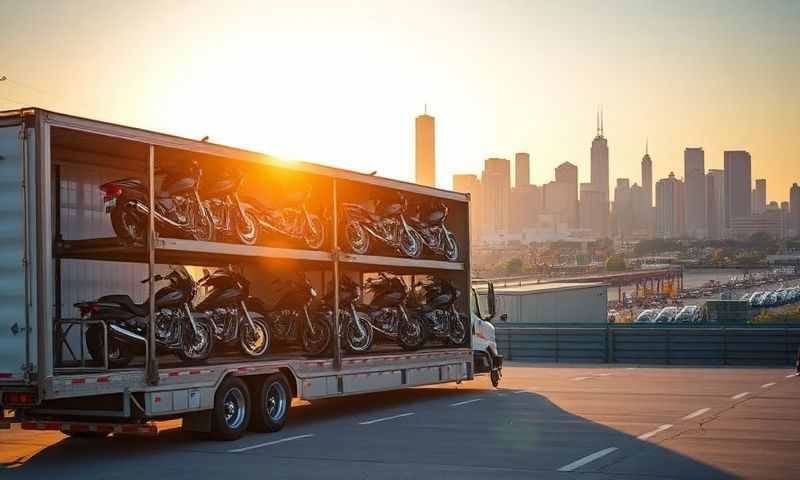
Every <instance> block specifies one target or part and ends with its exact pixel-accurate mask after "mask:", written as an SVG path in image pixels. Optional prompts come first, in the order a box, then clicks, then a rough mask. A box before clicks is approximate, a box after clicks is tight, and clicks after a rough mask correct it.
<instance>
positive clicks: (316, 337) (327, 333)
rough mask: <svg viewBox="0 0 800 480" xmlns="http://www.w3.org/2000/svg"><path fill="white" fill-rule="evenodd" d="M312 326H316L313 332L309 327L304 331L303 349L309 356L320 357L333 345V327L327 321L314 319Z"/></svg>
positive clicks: (312, 319)
mask: <svg viewBox="0 0 800 480" xmlns="http://www.w3.org/2000/svg"><path fill="white" fill-rule="evenodd" d="M311 324H312V325H313V326H314V331H313V332H312V331H311V329H310V328H308V325H306V328H304V329H303V349H304V350H305V351H306V353H308V354H309V355H319V354H321V353H322V352H324V351H325V349H327V348H328V345H330V343H331V326H330V324H329V323H328V322H326V321H325V320H322V319H319V318H313V317H312V318H311Z"/></svg>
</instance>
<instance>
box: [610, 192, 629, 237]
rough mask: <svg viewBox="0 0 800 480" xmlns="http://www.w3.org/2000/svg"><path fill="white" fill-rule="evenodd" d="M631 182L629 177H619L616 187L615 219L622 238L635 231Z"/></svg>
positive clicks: (617, 230)
mask: <svg viewBox="0 0 800 480" xmlns="http://www.w3.org/2000/svg"><path fill="white" fill-rule="evenodd" d="M631 200H632V195H631V182H630V180H628V179H627V178H618V179H617V186H616V187H615V188H614V219H615V220H616V234H617V235H618V236H619V237H620V238H623V239H625V238H630V237H631V233H632V232H633V204H632V203H631Z"/></svg>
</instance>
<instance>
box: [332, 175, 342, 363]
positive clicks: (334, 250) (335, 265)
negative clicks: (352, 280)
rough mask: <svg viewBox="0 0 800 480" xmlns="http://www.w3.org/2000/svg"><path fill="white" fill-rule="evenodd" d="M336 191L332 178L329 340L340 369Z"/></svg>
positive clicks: (334, 361) (334, 360) (334, 358)
mask: <svg viewBox="0 0 800 480" xmlns="http://www.w3.org/2000/svg"><path fill="white" fill-rule="evenodd" d="M338 203H339V201H338V199H337V192H336V180H333V215H332V219H333V220H332V221H333V228H332V229H331V231H332V237H333V238H332V240H331V248H332V255H331V256H332V257H333V319H332V321H331V323H332V325H331V329H332V331H331V335H332V337H333V338H331V341H332V342H333V368H334V369H336V370H337V371H339V370H341V369H342V345H341V343H340V340H341V339H340V336H339V328H340V325H339V214H338Z"/></svg>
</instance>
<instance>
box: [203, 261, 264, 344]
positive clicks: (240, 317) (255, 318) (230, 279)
mask: <svg viewBox="0 0 800 480" xmlns="http://www.w3.org/2000/svg"><path fill="white" fill-rule="evenodd" d="M197 283H198V285H201V286H203V287H207V288H210V289H211V291H209V292H208V294H207V295H206V296H205V298H203V300H202V301H201V302H200V303H199V304H197V306H196V307H195V310H197V311H199V312H202V313H203V314H205V315H206V316H207V317H208V318H209V319H211V324H212V325H213V327H214V337H215V339H216V341H217V342H222V343H223V344H227V345H237V344H238V346H239V349H240V350H241V351H242V353H244V354H245V355H247V356H248V357H260V356H262V355H264V354H265V353H267V351H268V350H269V347H270V340H271V339H272V336H271V333H270V329H269V325H268V324H267V322H266V320H265V319H264V317H263V316H262V315H261V314H260V313H256V312H251V311H250V309H249V308H248V306H247V303H248V302H251V303H252V302H253V297H251V296H250V282H249V281H248V280H247V279H246V278H244V277H243V276H242V275H239V274H238V273H236V272H233V271H232V270H229V269H219V270H217V271H215V272H213V273H206V274H205V275H204V276H203V278H201V279H200V280H199V281H198V282H197Z"/></svg>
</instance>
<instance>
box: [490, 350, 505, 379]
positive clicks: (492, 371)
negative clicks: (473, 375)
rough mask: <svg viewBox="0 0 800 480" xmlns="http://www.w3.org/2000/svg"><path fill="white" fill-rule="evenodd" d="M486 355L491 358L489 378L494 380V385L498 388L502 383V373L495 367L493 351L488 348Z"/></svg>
mask: <svg viewBox="0 0 800 480" xmlns="http://www.w3.org/2000/svg"><path fill="white" fill-rule="evenodd" d="M486 355H487V356H488V358H489V379H491V381H492V386H493V387H494V388H497V387H498V386H499V385H500V378H502V375H501V374H500V370H499V369H497V368H495V367H494V357H493V356H492V352H490V351H488V350H487V352H486Z"/></svg>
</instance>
